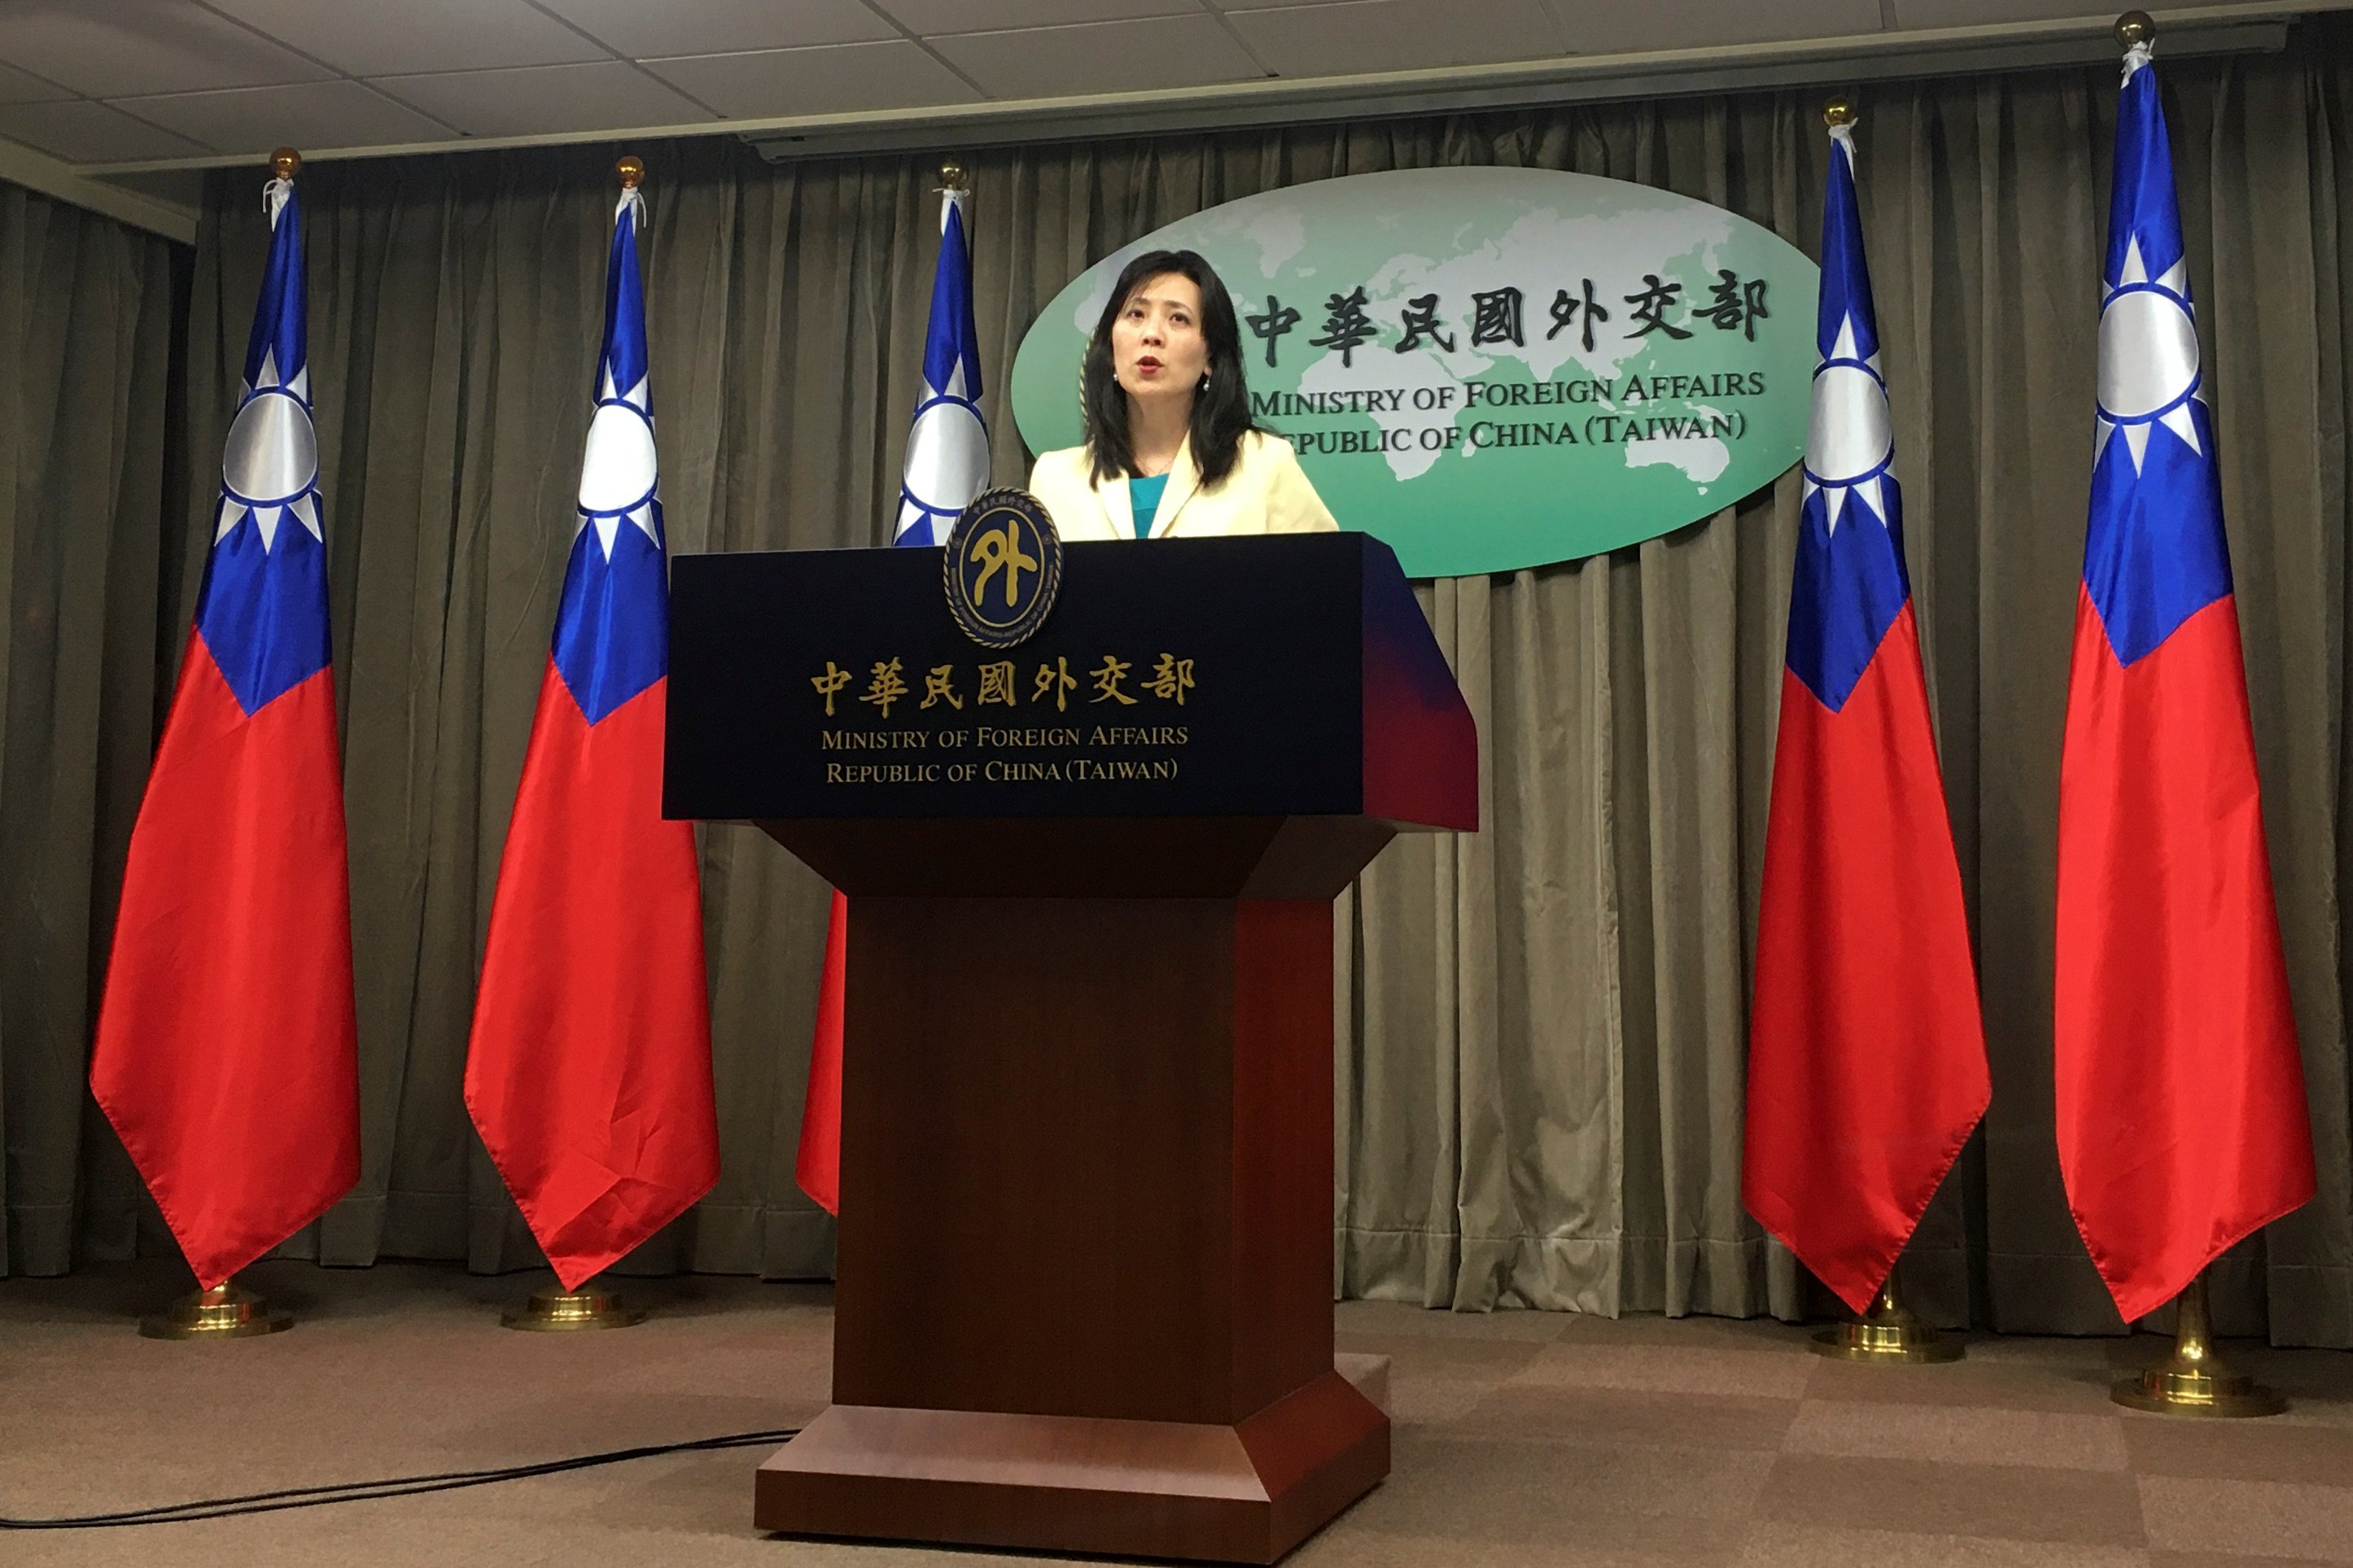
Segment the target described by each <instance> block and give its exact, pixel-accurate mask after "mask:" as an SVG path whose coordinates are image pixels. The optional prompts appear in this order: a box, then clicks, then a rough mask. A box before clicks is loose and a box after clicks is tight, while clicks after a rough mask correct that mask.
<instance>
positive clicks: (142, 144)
mask: <svg viewBox="0 0 2353 1568" xmlns="http://www.w3.org/2000/svg"><path fill="white" fill-rule="evenodd" d="M0 136H13V137H15V138H16V140H17V141H19V142H24V143H25V144H26V146H28V147H35V148H38V149H39V150H40V151H42V152H44V153H47V154H48V155H49V156H50V157H52V158H62V159H64V160H65V161H66V162H67V163H130V162H132V160H134V159H140V158H193V157H200V156H202V155H203V154H204V153H209V152H211V151H212V149H211V148H209V147H206V146H205V145H204V144H203V143H202V142H191V141H189V140H188V139H187V138H186V137H185V136H174V134H172V132H168V131H160V130H158V129H156V128H155V127H154V126H153V125H143V124H142V123H140V122H139V121H136V120H133V119H132V118H131V116H129V115H127V114H125V113H123V112H122V111H121V110H115V109H109V108H108V107H107V106H106V105H105V104H102V103H92V102H90V100H88V99H75V100H71V101H70V102H66V103H10V104H0Z"/></svg>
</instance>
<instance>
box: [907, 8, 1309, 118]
mask: <svg viewBox="0 0 2353 1568" xmlns="http://www.w3.org/2000/svg"><path fill="white" fill-rule="evenodd" d="M933 47H934V48H936V49H938V50H939V51H940V53H942V54H943V55H945V56H946V57H947V58H948V59H949V60H950V61H951V62H952V63H953V64H954V65H955V68H957V69H958V70H961V71H963V72H964V73H965V75H966V76H968V77H970V78H972V79H974V80H975V81H976V82H978V83H980V85H981V87H982V89H984V90H986V91H987V93H988V94H989V96H990V97H992V98H1067V97H1071V96H1074V95H1078V94H1085V93H1098V92H1148V91H1150V90H1151V89H1154V88H1165V87H1200V86H1205V85H1207V84H1208V83H1210V82H1219V81H1251V80H1257V79H1260V78H1261V77H1263V76H1264V75H1265V73H1264V72H1263V71H1261V70H1260V69H1259V68H1258V65H1257V63H1256V62H1255V61H1253V60H1252V59H1251V58H1250V56H1249V55H1247V54H1245V53H1244V52H1243V51H1242V47H1241V46H1240V45H1239V44H1237V43H1235V42H1234V40H1233V37H1232V36H1231V35H1230V34H1229V33H1228V32H1227V31H1226V30H1225V29H1224V28H1223V27H1221V26H1219V25H1218V24H1217V22H1216V20H1215V19H1214V18H1212V17H1209V16H1155V17H1150V18H1147V19H1145V20H1143V21H1136V22H1087V23H1082V24H1081V25H1079V26H1069V27H1021V28H1017V29H1015V30H1013V31H1011V32H1004V33H965V34H961V35H958V36H956V37H942V38H938V39H935V40H934V42H933Z"/></svg>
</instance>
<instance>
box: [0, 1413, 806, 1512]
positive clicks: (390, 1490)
mask: <svg viewBox="0 0 2353 1568" xmlns="http://www.w3.org/2000/svg"><path fill="white" fill-rule="evenodd" d="M799 1435H800V1428H799V1427H797V1426H787V1427H783V1428H780V1429H779V1430H776V1431H774V1432H733V1433H730V1434H728V1435H727V1436H722V1437H696V1438H692V1439H691V1440H689V1441H687V1442H683V1443H651V1444H648V1445H647V1446H645V1447H639V1448H614V1449H611V1450H608V1451H607V1452H605V1453H602V1454H581V1455H578V1456H576V1457H575V1458H568V1459H546V1460H543V1461H542V1462H540V1463H538V1464H535V1465H509V1466H504V1467H501V1468H498V1469H491V1470H441V1471H437V1472H435V1473H433V1474H430V1475H422V1476H392V1477H387V1478H386V1479H383V1480H377V1481H338V1482H335V1483H333V1484H332V1485H329V1486H322V1487H288V1488H285V1489H280V1490H278V1491H268V1492H248V1493H246V1494H245V1495H244V1496H242V1497H220V1498H200V1499H198V1500H195V1501H193V1502H177V1503H161V1504H158V1505H157V1506H155V1507H153V1508H134V1509H125V1510H121V1512H117V1513H86V1514H79V1515H76V1516H73V1517H70V1518H65V1519H10V1518H8V1517H7V1516H6V1515H5V1514H0V1530H107V1529H114V1528H119V1527H121V1526H124V1525H132V1524H185V1523H188V1522H189V1521H193V1520H199V1519H233V1518H235V1517H237V1515H240V1514H248V1513H276V1512H279V1511H280V1510H284V1509H290V1508H324V1507H326V1506H328V1505H329V1504H331V1503H343V1502H372V1501H375V1500H377V1499H379V1498H397V1497H421V1496H423V1495H424V1494H425V1493H427V1492H446V1491H455V1490H457V1489H459V1488H461V1487H486V1486H490V1485H491V1484H492V1483H493V1482H497V1481H520V1480H528V1479H531V1478H532V1477H534V1476H554V1475H561V1474H563V1473H564V1472H565V1471H566V1470H586V1469H594V1468H596V1467H597V1466H599V1465H617V1464H620V1463H623V1462H624V1461H626V1460H629V1459H651V1458H659V1456H661V1455H664V1454H701V1453H710V1452H712V1451H714V1450H717V1449H721V1448H756V1447H764V1446H765V1445H767V1444H770V1443H782V1442H785V1441H786V1440H787V1439H789V1438H792V1437H797V1436H799Z"/></svg>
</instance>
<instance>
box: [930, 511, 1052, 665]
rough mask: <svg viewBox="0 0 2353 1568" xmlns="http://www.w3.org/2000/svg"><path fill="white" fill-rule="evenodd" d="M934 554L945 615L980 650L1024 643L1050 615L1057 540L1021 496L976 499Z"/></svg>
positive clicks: (1047, 521) (1044, 517)
mask: <svg viewBox="0 0 2353 1568" xmlns="http://www.w3.org/2000/svg"><path fill="white" fill-rule="evenodd" d="M942 554H943V557H944V558H943V560H942V562H941V563H940V571H941V575H942V577H943V579H944V585H945V587H946V589H947V597H948V611H949V613H950V614H951V615H953V616H955V623H956V625H957V626H961V627H963V628H964V634H965V636H966V637H970V638H972V640H973V641H975V642H976V643H978V644H980V645H981V647H1014V646H1016V645H1017V644H1019V643H1024V642H1027V641H1029V638H1030V637H1032V636H1034V635H1035V634H1036V633H1037V630H1038V628H1039V626H1044V625H1045V624H1046V617H1047V616H1050V615H1051V614H1052V613H1053V609H1054V595H1055V594H1056V592H1057V591H1059V590H1060V587H1061V585H1062V540H1061V536H1060V534H1058V533H1056V532H1055V531H1054V521H1053V519H1052V518H1051V517H1050V516H1048V515H1047V512H1046V509H1045V507H1043V506H1042V505H1040V504H1039V500H1038V498H1037V497H1036V496H1033V495H1031V494H1030V493H1029V491H1027V490H1019V489H995V490H984V491H982V492H981V493H980V494H979V495H978V496H977V497H976V498H974V500H973V503H972V504H971V505H970V506H967V507H965V509H964V511H963V512H962V513H961V514H960V515H959V516H958V517H957V518H956V520H955V527H953V528H951V529H949V530H948V536H947V539H946V541H945V542H944V550H943V552H942Z"/></svg>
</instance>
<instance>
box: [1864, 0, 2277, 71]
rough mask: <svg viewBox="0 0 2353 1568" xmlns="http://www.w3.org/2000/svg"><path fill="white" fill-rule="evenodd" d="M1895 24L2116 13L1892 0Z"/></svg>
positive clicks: (2061, 4)
mask: <svg viewBox="0 0 2353 1568" xmlns="http://www.w3.org/2000/svg"><path fill="white" fill-rule="evenodd" d="M2214 3H2215V4H2219V5H2246V6H2250V7H2253V6H2257V5H2263V7H2264V8H2265V9H2270V8H2272V7H2270V6H2269V5H2266V3H2265V0H2214ZM1894 11H1895V25H1896V26H1899V27H1976V26H1985V25H1987V24H1989V23H1998V22H2043V21H2058V20H2060V19H2062V18H2065V17H2074V16H2082V17H2090V18H2097V19H2105V18H2107V17H2109V16H2113V15H2115V13H2114V12H2113V11H2112V10H2104V9H2101V8H2100V7H2097V6H2094V5H2087V4H2085V0H1894ZM2157 47H2158V55H2159V56H2160V57H2162V55H2163V54H2164V52H2165V36H2164V34H2163V32H2162V31H2160V32H2159V33H2158V45H2157Z"/></svg>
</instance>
